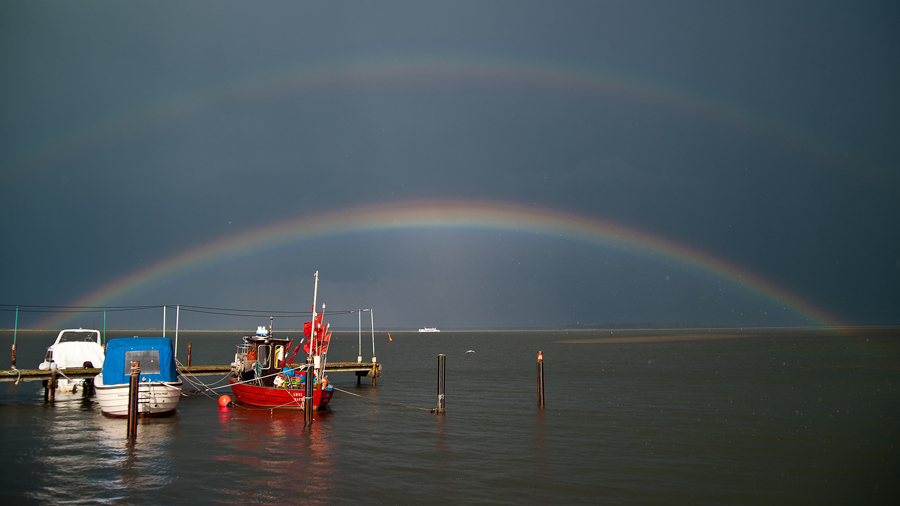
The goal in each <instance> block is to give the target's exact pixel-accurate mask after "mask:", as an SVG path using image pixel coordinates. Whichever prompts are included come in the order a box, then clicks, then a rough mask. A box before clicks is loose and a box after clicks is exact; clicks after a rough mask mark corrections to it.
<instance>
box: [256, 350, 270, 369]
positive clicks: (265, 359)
mask: <svg viewBox="0 0 900 506" xmlns="http://www.w3.org/2000/svg"><path fill="white" fill-rule="evenodd" d="M271 349H272V347H271V346H269V345H264V346H260V347H258V348H257V349H256V360H259V364H260V367H262V368H263V369H265V368H267V367H269V351H271Z"/></svg>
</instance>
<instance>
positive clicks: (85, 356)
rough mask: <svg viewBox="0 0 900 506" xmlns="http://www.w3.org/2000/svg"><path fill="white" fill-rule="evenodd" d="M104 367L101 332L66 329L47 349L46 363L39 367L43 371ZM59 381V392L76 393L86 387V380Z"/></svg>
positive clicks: (64, 378)
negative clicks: (80, 388)
mask: <svg viewBox="0 0 900 506" xmlns="http://www.w3.org/2000/svg"><path fill="white" fill-rule="evenodd" d="M101 367H103V344H102V338H101V336H100V331H99V330H93V329H65V330H61V331H60V332H59V334H58V335H57V336H56V341H54V342H53V344H52V345H50V347H49V348H47V355H46V356H45V357H44V361H43V362H41V364H40V365H39V366H38V369H40V370H41V371H49V370H52V369H57V370H59V371H64V370H66V369H94V368H96V369H99V368H101ZM62 374H63V377H62V378H60V379H58V380H57V383H56V385H57V387H56V388H57V390H60V391H63V392H75V391H77V390H78V388H79V387H83V386H84V382H85V380H84V378H78V379H69V378H66V377H65V372H63V373H62Z"/></svg>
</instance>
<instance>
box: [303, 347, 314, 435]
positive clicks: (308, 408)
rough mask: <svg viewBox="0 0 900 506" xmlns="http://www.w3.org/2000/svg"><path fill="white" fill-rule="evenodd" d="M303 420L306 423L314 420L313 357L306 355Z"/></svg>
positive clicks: (308, 423)
mask: <svg viewBox="0 0 900 506" xmlns="http://www.w3.org/2000/svg"><path fill="white" fill-rule="evenodd" d="M303 420H304V422H305V423H306V425H310V424H312V421H313V368H312V357H309V356H307V357H306V393H305V394H304V395H303Z"/></svg>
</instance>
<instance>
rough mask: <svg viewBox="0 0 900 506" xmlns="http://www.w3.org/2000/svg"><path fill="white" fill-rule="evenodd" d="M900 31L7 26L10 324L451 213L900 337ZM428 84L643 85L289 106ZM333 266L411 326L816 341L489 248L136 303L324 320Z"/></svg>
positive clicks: (352, 292)
mask: <svg viewBox="0 0 900 506" xmlns="http://www.w3.org/2000/svg"><path fill="white" fill-rule="evenodd" d="M898 20H900V16H898V9H897V7H896V6H895V5H894V4H892V3H890V2H862V3H860V2H855V3H841V2H829V3H821V2H795V3H790V4H783V3H780V2H771V3H765V2H763V3H760V2H731V3H726V4H709V3H708V2H678V3H670V2H636V3H635V2H626V3H617V2H604V3H599V4H598V3H595V2H562V3H560V2H554V3H544V2H509V3H507V2H490V3H483V2H471V3H466V2H463V3H459V2H453V3H444V2H408V3H407V2H377V3H375V2H345V3H340V4H330V3H294V2H287V3H281V2H266V3H263V4H256V5H253V6H252V7H251V6H247V5H244V4H241V3H224V4H223V3H207V2H193V3H189V4H183V3H177V2H172V3H168V2H157V3H153V4H146V5H130V4H116V3H95V4H70V3H66V2H49V3H42V4H40V5H35V4H4V5H3V6H0V66H2V72H0V111H2V114H0V139H2V142H0V177H2V193H0V232H2V234H3V236H4V238H5V239H6V240H5V245H6V247H5V248H4V250H3V253H2V254H0V261H2V262H3V265H4V266H5V267H4V269H3V273H2V277H0V283H2V286H3V292H2V294H3V296H2V297H0V299H2V300H0V302H2V303H9V304H17V303H19V304H71V303H73V302H74V301H77V300H81V299H82V298H83V297H84V296H85V295H86V294H88V293H91V292H93V291H95V290H97V289H99V288H101V287H103V286H107V285H108V284H109V283H111V282H113V281H114V280H116V279H120V278H121V277H122V276H125V275H128V274H130V273H133V272H135V271H137V270H139V269H142V268H145V267H147V266H148V265H152V264H154V263H156V262H160V261H162V260H164V259H165V258H168V257H170V256H172V255H175V254H178V253H180V252H182V251H185V250H187V249H190V248H194V247H197V246H199V245H202V244H204V243H207V242H209V241H213V240H216V239H219V238H221V237H224V236H228V235H230V234H239V233H242V232H245V231H248V230H257V229H260V228H261V227H265V226H267V225H269V224H271V223H275V222H280V221H284V220H287V219H291V218H295V217H298V216H312V215H316V214H319V213H320V212H322V211H326V210H333V209H340V208H344V207H349V206H359V205H363V204H371V203H384V202H403V201H408V200H429V199H438V198H440V199H468V200H474V201H494V200H498V201H504V202H514V203H520V204H524V205H529V206H536V207H547V208H553V209H561V210H566V211H569V212H572V213H576V214H582V215H585V216H589V217H593V218H597V219H603V220H609V221H613V222H617V223H620V224H622V225H623V226H626V227H631V228H634V229H638V230H643V231H646V232H647V233H649V234H651V235H657V236H661V237H665V238H668V239H669V240H673V241H676V242H679V243H681V244H685V245H688V246H691V247H695V248H697V249H698V250H699V251H703V252H706V253H708V254H710V255H713V256H715V257H718V258H720V259H722V260H723V261H725V262H727V263H730V264H732V265H735V266H737V267H739V268H742V269H744V270H746V271H748V272H752V273H755V274H757V275H759V276H761V277H762V278H765V279H768V280H769V281H771V282H772V283H774V284H776V285H778V286H780V287H783V288H784V289H786V290H788V291H790V292H792V293H794V294H797V295H798V296H800V297H801V298H803V299H805V300H807V301H808V302H809V303H811V304H813V305H815V306H818V307H820V308H821V309H822V310H823V311H824V312H826V313H829V314H832V315H834V316H835V317H836V318H837V319H839V320H841V321H844V322H847V323H865V324H876V323H898V312H897V309H896V308H897V307H900V290H898V286H900V269H898V268H897V260H896V259H897V256H898V254H900V253H898V252H900V239H898V238H900V219H898V217H900V216H898V215H900V213H898V211H897V209H898V207H897V204H896V195H897V194H898V192H900V175H898V174H900V172H898V171H897V159H898V144H897V143H896V142H894V137H896V132H897V131H898V120H897V118H898V117H900V115H898V112H900V111H898V109H900V103H898V98H897V97H898V96H897V93H896V91H895V90H896V89H900V70H898V69H900V68H898V66H897V65H896V64H895V62H896V60H897V57H898V52H900V51H898V49H900V44H898V42H900V41H898V36H897V33H900V31H898V26H897V24H898ZM404 61H406V62H408V61H416V62H437V64H440V62H445V63H446V62H457V63H459V62H462V63H466V62H468V63H478V64H479V65H487V66H488V68H490V65H492V63H493V64H495V65H506V66H507V68H513V67H515V66H519V67H525V68H530V69H543V70H544V71H547V69H551V71H547V72H550V73H552V69H556V70H557V71H560V69H562V70H564V71H565V72H568V74H566V75H568V76H569V78H572V76H584V75H604V76H612V77H611V79H618V81H616V82H617V83H620V84H622V83H625V86H624V88H622V90H623V91H620V92H610V91H608V90H607V91H605V90H603V89H599V88H597V89H591V90H584V89H580V88H578V87H577V86H571V85H568V84H565V83H560V82H553V81H552V80H545V81H543V82H538V81H529V80H521V81H518V80H516V79H513V78H505V79H489V78H485V77H484V76H482V77H480V78H474V77H472V76H471V75H467V74H466V73H465V72H460V74H459V75H456V74H453V73H448V74H446V75H442V77H440V78H434V77H430V78H428V79H420V78H416V77H415V76H404V75H402V74H397V75H394V76H392V75H391V74H390V73H388V74H386V75H385V78H384V79H381V80H380V81H373V80H372V79H361V78H359V77H358V76H359V75H361V74H354V76H356V77H353V76H350V77H345V78H333V79H331V80H328V81H325V82H322V83H319V84H315V85H313V84H309V83H307V84H305V85H303V86H298V85H294V86H291V85H284V83H286V82H288V79H289V77H290V76H292V75H296V74H297V72H300V71H301V70H302V69H309V70H308V73H314V72H315V71H319V72H325V71H324V70H322V69H332V70H331V72H332V74H329V75H331V76H332V77H334V76H335V75H337V74H336V72H337V71H336V70H334V69H336V68H337V69H360V68H363V67H365V65H370V66H372V67H375V68H388V64H391V63H392V62H393V63H396V62H404ZM446 68H460V67H459V66H457V67H451V66H449V65H447V67H446ZM545 75H546V74H545ZM628 83H631V84H630V85H629V84H628ZM629 86H631V87H630V88H629ZM316 269H319V270H320V271H321V272H322V274H323V291H324V292H323V293H329V290H331V292H330V293H331V295H332V297H334V299H336V300H335V301H334V302H331V303H333V304H336V305H338V306H344V305H346V306H347V307H354V308H355V307H360V306H363V307H368V306H373V307H376V310H377V312H378V313H377V314H379V315H381V317H382V318H383V321H382V323H383V324H384V325H388V326H407V327H412V326H421V325H425V324H429V325H432V324H433V325H439V326H445V327H448V326H449V327H453V326H459V327H474V326H485V327H499V326H543V325H565V324H569V323H576V322H581V323H585V322H592V321H597V322H600V321H603V322H610V321H622V322H639V321H650V322H660V321H697V322H710V323H719V324H756V325H782V324H787V325H793V324H804V323H806V321H807V320H806V319H805V318H803V317H802V316H801V315H798V314H797V313H796V312H793V311H790V310H789V309H785V308H784V307H781V309H778V307H777V306H778V303H777V302H773V301H771V300H769V299H767V298H766V297H763V296H759V295H758V294H747V293H746V292H744V291H742V289H741V288H740V287H739V286H738V285H737V284H735V283H732V282H730V281H727V280H725V279H722V278H714V277H710V276H709V275H707V274H702V273H698V272H696V271H694V270H691V269H690V268H686V267H685V266H682V265H677V263H671V262H669V263H666V262H656V261H648V260H646V259H641V258H637V257H632V256H629V255H628V254H625V253H622V252H617V251H611V250H603V249H600V248H596V247H588V246H585V245H580V244H575V243H572V242H571V241H562V242H559V241H554V240H552V239H551V238H548V237H537V238H535V237H529V236H521V235H516V234H497V233H487V232H483V231H482V232H479V231H463V230H449V231H448V230H421V231H406V232H399V231H395V232H391V233H383V234H378V233H365V234H356V235H351V236H339V237H334V238H329V239H327V240H321V241H315V242H309V243H302V244H298V245H294V246H290V247H284V248H280V249H277V250H273V251H266V252H263V253H259V254H257V255H254V256H252V257H245V258H240V259H236V260H234V261H233V262H230V263H227V264H223V265H216V266H210V267H209V268H207V269H199V270H197V271H195V272H191V273H187V274H184V275H183V276H181V277H179V278H178V279H166V280H162V281H161V282H160V283H159V284H157V285H153V286H147V287H144V288H143V289H142V290H137V291H135V292H134V293H128V294H125V295H123V297H122V300H121V304H122V305H125V304H132V303H141V304H163V303H176V302H180V303H185V304H196V305H215V306H224V307H255V308H267V307H274V308H276V309H277V308H285V309H291V308H295V307H296V306H298V305H299V306H302V307H305V306H306V305H308V304H309V302H308V301H307V299H308V298H309V297H308V294H307V292H308V291H309V287H308V286H307V285H309V284H310V283H309V276H310V274H311V273H312V272H313V271H315V270H316ZM110 303H111V304H115V303H118V302H117V301H111V302H110ZM85 318H88V317H87V316H86V317H85ZM122 318H125V317H124V316H122ZM133 318H134V320H133V322H134V324H136V325H137V324H142V323H145V322H144V321H143V320H141V318H143V317H139V316H133ZM147 319H148V320H147V321H151V322H152V321H156V319H157V318H156V317H155V316H153V317H150V316H148V317H147ZM86 324H88V325H89V324H90V323H86ZM127 324H131V323H123V325H127ZM216 324H217V323H215V321H214V320H203V321H198V322H197V325H216ZM229 325H231V324H230V323H229Z"/></svg>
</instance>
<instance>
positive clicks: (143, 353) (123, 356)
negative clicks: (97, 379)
mask: <svg viewBox="0 0 900 506" xmlns="http://www.w3.org/2000/svg"><path fill="white" fill-rule="evenodd" d="M132 361H138V362H140V363H141V365H140V367H141V381H177V380H178V369H177V367H176V366H175V355H174V353H173V350H172V340H171V339H169V338H168V337H123V338H119V339H111V340H110V341H109V342H108V343H107V344H106V359H105V360H104V361H103V371H102V372H101V374H103V383H104V384H105V385H120V384H122V383H128V380H129V378H130V377H131V362H132Z"/></svg>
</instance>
